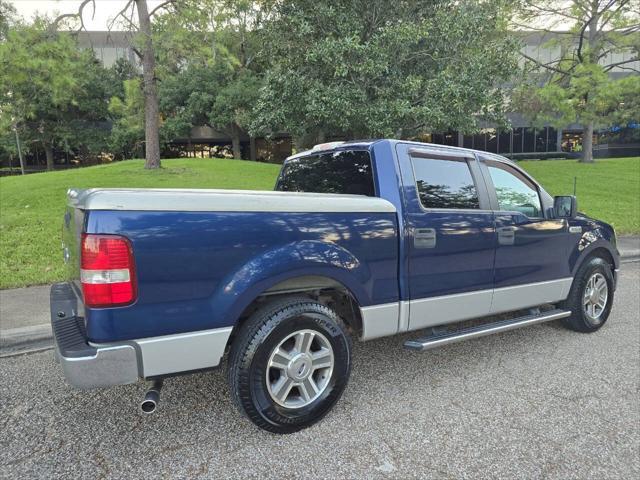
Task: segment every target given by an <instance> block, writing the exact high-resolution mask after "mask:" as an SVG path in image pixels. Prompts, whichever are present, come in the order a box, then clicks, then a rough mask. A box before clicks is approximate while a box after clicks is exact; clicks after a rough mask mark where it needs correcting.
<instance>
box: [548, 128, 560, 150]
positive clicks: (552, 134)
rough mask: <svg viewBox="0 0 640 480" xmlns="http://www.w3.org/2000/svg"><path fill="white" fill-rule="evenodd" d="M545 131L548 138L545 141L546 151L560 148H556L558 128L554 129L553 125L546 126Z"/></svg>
mask: <svg viewBox="0 0 640 480" xmlns="http://www.w3.org/2000/svg"><path fill="white" fill-rule="evenodd" d="M547 132H548V136H547V138H548V139H549V141H548V143H547V151H548V152H557V151H558V150H560V149H559V148H558V130H556V129H555V128H553V127H547Z"/></svg>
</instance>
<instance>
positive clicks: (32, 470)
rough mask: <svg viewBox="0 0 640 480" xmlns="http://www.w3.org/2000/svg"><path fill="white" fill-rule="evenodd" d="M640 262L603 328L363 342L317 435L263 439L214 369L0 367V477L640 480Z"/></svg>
mask: <svg viewBox="0 0 640 480" xmlns="http://www.w3.org/2000/svg"><path fill="white" fill-rule="evenodd" d="M639 282H640V264H639V263H629V264H625V265H623V268H622V271H621V278H620V283H619V288H618V291H617V292H616V302H615V305H614V308H613V312H612V315H611V317H610V318H609V321H608V323H607V324H606V325H605V326H604V327H603V328H602V329H601V330H600V331H599V332H597V333H595V334H591V335H585V334H579V333H574V332H571V331H568V330H565V329H563V328H562V327H561V325H560V324H558V323H551V324H543V325H539V326H534V327H528V328H524V329H521V330H516V331H513V332H508V333H504V334H499V335H494V336H489V337H484V338H480V339H477V340H472V341H468V342H464V343H459V344H455V345H450V346H447V347H443V348H441V349H439V350H433V351H429V352H426V353H414V352H409V351H406V350H404V349H403V348H402V342H403V341H404V340H406V339H407V338H410V337H412V336H417V335H416V334H415V333H414V334H407V335H402V336H398V337H392V338H386V339H381V340H375V341H371V342H368V343H357V344H356V346H355V349H354V365H353V371H352V377H351V380H350V383H349V386H348V387H347V390H346V392H345V395H344V396H343V398H342V400H341V401H340V402H339V403H338V404H337V405H336V408H334V410H333V412H331V413H330V414H329V415H328V416H327V417H326V418H325V420H324V421H322V422H321V423H320V424H318V425H316V426H314V427H312V428H310V429H307V430H304V431H302V432H299V433H296V434H293V435H289V436H275V435H272V434H269V433H266V432H263V431H261V430H259V429H257V428H256V427H254V426H253V424H251V423H249V421H247V420H245V419H244V418H243V417H241V415H240V414H239V413H238V412H237V411H236V410H235V409H234V408H233V406H232V404H231V401H230V398H229V391H228V387H227V384H226V381H225V376H224V366H223V369H220V370H216V371H214V372H208V373H199V374H196V375H192V376H183V377H176V378H170V379H168V380H167V381H166V382H165V386H164V389H163V392H162V400H161V403H160V406H159V408H158V411H157V413H156V414H154V415H152V416H142V414H140V413H139V412H138V405H139V402H140V400H141V399H142V396H143V394H144V391H145V389H144V385H143V384H142V383H139V384H136V385H128V386H121V387H115V388H112V389H109V390H100V391H98V390H96V391H84V392H83V391H79V390H74V389H72V388H71V387H69V386H67V385H66V383H65V382H64V378H63V375H62V372H61V370H60V369H59V367H58V365H57V364H55V363H54V360H53V354H52V352H51V351H46V352H41V353H33V354H28V355H22V356H16V357H11V358H3V359H0V478H7V479H9V478H18V477H19V478H33V477H46V478H68V477H70V478H136V477H142V476H146V477H151V478H153V477H181V478H184V477H202V478H261V479H262V478H272V477H277V478H293V477H296V478H317V477H323V478H401V479H406V478H562V479H566V478H576V479H590V478H593V479H598V480H600V479H605V478H611V479H620V478H638V477H639V476H640V401H639V396H638V388H639V383H640V326H639V323H640V322H639V315H640V313H639V312H640V284H639Z"/></svg>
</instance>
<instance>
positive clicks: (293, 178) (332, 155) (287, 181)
mask: <svg viewBox="0 0 640 480" xmlns="http://www.w3.org/2000/svg"><path fill="white" fill-rule="evenodd" d="M276 190H280V191H282V192H315V193H347V194H353V195H367V196H369V197H373V196H374V195H375V190H374V187H373V173H372V169H371V157H370V156H369V152H366V151H357V150H354V151H348V150H343V151H339V152H329V153H320V154H317V155H309V156H306V157H300V158H295V159H293V160H289V161H288V162H287V163H286V164H285V165H284V167H283V168H282V171H281V172H280V177H279V178H278V183H277V184H276Z"/></svg>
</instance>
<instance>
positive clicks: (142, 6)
mask: <svg viewBox="0 0 640 480" xmlns="http://www.w3.org/2000/svg"><path fill="white" fill-rule="evenodd" d="M173 2H174V0H166V1H164V2H162V3H160V4H159V5H158V6H157V7H156V8H154V9H153V10H152V11H149V8H148V5H147V0H126V3H125V4H124V7H123V8H122V9H121V10H120V11H119V12H118V13H117V14H116V15H115V17H114V18H113V20H112V22H111V27H112V26H113V25H114V24H115V22H116V21H117V20H122V21H124V22H125V24H126V25H128V26H129V28H131V29H132V30H133V31H135V32H137V33H138V36H137V43H138V45H137V48H134V52H135V53H136V55H137V56H138V57H139V58H140V61H141V62H142V89H143V92H144V112H145V115H144V127H145V163H144V168H147V169H154V168H160V116H159V108H158V86H157V78H156V59H155V50H154V46H153V39H152V31H151V17H152V16H153V15H154V14H155V13H156V12H157V11H159V10H161V9H163V8H166V7H167V6H168V5H170V4H172V3H173ZM88 4H92V5H93V12H94V14H95V0H83V1H82V2H81V3H80V6H79V8H78V12H77V13H74V14H65V15H61V16H60V17H58V19H57V20H56V23H58V22H60V21H62V20H64V19H75V20H77V21H79V22H80V29H82V28H84V19H83V13H84V9H85V7H86V6H87V5H88ZM134 9H135V10H136V12H137V14H138V15H137V16H138V23H137V24H136V23H134V22H133V21H132V20H131V17H132V15H133V10H134ZM129 12H131V14H130V15H129V16H128V13H129ZM111 27H110V28H111Z"/></svg>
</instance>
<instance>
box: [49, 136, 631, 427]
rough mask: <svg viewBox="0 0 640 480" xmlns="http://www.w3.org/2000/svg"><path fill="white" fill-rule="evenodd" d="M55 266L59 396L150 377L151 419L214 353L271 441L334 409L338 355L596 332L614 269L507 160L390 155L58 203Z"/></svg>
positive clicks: (306, 162)
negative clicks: (552, 325)
mask: <svg viewBox="0 0 640 480" xmlns="http://www.w3.org/2000/svg"><path fill="white" fill-rule="evenodd" d="M63 253H64V260H65V262H66V264H67V268H68V275H69V280H68V282H65V283H60V284H57V285H54V286H53V287H52V289H51V321H52V326H53V331H54V337H55V341H56V357H57V359H58V361H59V362H60V364H61V366H62V369H63V371H64V373H65V376H66V378H67V380H68V381H69V383H71V384H72V385H75V386H77V387H80V388H95V387H108V386H112V385H119V384H128V383H133V382H137V381H138V380H140V379H145V380H147V381H149V382H150V389H149V390H148V392H147V394H146V396H145V399H144V400H143V402H142V404H141V406H142V410H143V411H144V412H147V413H149V412H152V411H153V410H155V407H156V404H157V403H158V401H159V394H160V388H161V386H162V382H163V380H164V379H165V378H167V377H170V376H172V375H176V374H183V373H186V372H196V371H202V370H206V369H210V368H214V367H217V366H218V365H219V364H220V363H221V361H222V359H223V357H225V355H226V357H227V365H228V379H229V383H230V390H231V396H232V398H233V401H234V402H235V404H236V405H237V406H238V407H239V409H240V410H241V411H242V412H243V413H244V414H245V415H246V416H247V417H248V418H249V419H250V420H251V421H253V422H254V423H255V424H256V425H258V426H259V427H261V428H263V429H266V430H268V431H271V432H276V433H289V432H294V431H297V430H300V429H302V428H305V427H307V426H309V425H312V424H313V423H315V422H317V421H318V420H319V419H321V418H322V417H323V416H324V415H325V414H326V413H327V412H328V411H329V410H330V409H331V408H332V407H333V405H334V404H335V403H336V402H337V401H338V399H339V398H340V396H341V394H342V392H343V390H344V388H345V386H346V384H347V381H348V379H349V373H350V370H351V355H352V343H351V342H352V339H357V340H370V339H374V338H379V337H384V336H389V335H396V334H399V333H403V332H410V331H421V332H420V333H416V336H415V337H414V338H411V339H409V340H406V341H405V342H404V346H405V347H406V348H407V349H409V350H414V351H415V350H417V351H424V350H428V349H431V348H434V347H437V346H440V345H446V344H449V343H452V342H457V341H461V340H465V339H470V338H476V337H479V336H483V335H487V334H491V333H498V332H503V331H507V330H511V329H515V328H519V327H523V326H527V325H533V324H537V323H541V322H547V321H552V320H560V319H561V321H562V322H563V323H564V325H566V326H567V327H568V328H570V329H573V330H576V331H578V332H594V331H596V330H598V329H599V328H600V327H602V325H603V324H604V323H605V322H606V320H607V317H608V316H609V312H610V310H611V306H612V302H613V295H614V290H615V287H616V277H617V272H618V267H619V263H620V260H619V254H618V251H617V248H616V238H615V233H614V230H613V228H612V227H611V226H609V225H608V224H606V223H604V222H601V221H598V220H595V219H592V218H589V217H587V216H586V215H584V214H581V213H578V212H577V210H576V200H575V197H572V196H563V197H555V198H553V197H551V196H550V195H549V194H548V193H546V192H545V191H544V189H543V188H542V187H541V186H540V185H539V184H538V183H536V181H535V180H534V179H533V178H531V177H530V176H529V175H528V174H527V173H526V172H524V171H523V170H522V169H520V168H519V167H518V166H517V165H516V164H514V163H513V162H511V161H509V160H507V159H505V158H503V157H501V156H497V155H493V154H489V153H486V152H479V151H474V150H468V149H462V148H454V147H445V146H438V145H430V144H424V143H415V142H407V141H399V140H376V141H366V142H365V141H362V142H338V143H331V144H323V145H319V146H317V147H315V148H313V149H312V150H310V151H307V152H303V153H300V154H298V155H294V156H292V157H290V158H288V159H287V160H286V161H285V162H284V165H283V166H282V170H281V172H280V175H279V177H278V180H277V183H276V186H275V191H272V192H271V191H270V192H259V191H233V190H188V189H175V190H174V189H90V190H74V189H71V190H69V192H68V206H67V208H66V212H65V214H64V228H63ZM549 333H550V334H552V333H553V331H552V330H550V331H549Z"/></svg>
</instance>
